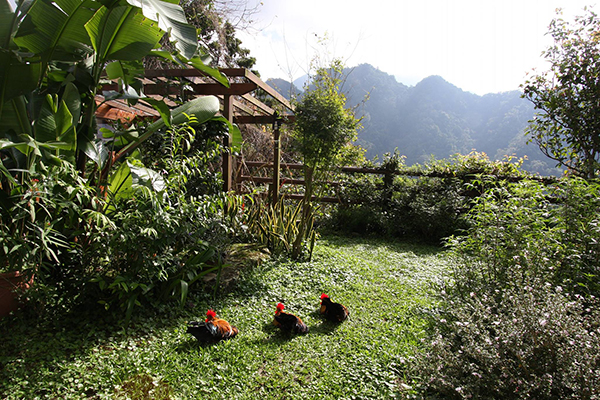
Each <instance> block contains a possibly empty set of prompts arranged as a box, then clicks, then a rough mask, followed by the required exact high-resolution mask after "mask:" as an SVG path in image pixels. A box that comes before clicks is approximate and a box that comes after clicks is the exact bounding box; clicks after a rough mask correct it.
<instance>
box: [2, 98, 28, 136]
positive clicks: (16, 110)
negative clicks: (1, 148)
mask: <svg viewBox="0 0 600 400" xmlns="http://www.w3.org/2000/svg"><path fill="white" fill-rule="evenodd" d="M8 132H12V133H13V134H16V135H19V134H21V133H26V134H28V135H31V134H32V131H31V123H30V121H29V115H27V105H26V101H25V96H17V97H13V98H12V99H11V100H9V101H7V102H6V103H4V104H3V112H2V116H1V117H0V137H6V135H7V133H8Z"/></svg>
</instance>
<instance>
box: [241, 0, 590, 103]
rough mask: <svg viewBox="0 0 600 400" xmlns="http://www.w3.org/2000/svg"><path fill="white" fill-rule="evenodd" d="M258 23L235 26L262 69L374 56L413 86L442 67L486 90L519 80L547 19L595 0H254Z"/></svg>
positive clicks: (539, 66)
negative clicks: (558, 12)
mask: <svg viewBox="0 0 600 400" xmlns="http://www.w3.org/2000/svg"><path fill="white" fill-rule="evenodd" d="M252 1H259V2H260V4H258V12H257V13H256V14H254V15H252V17H251V19H252V20H253V23H252V25H251V26H252V28H250V29H246V30H245V31H240V32H238V35H237V36H238V38H239V39H240V40H242V47H245V48H248V49H249V50H250V52H251V55H252V56H254V57H256V59H257V63H256V65H255V68H256V69H257V70H258V71H259V72H260V74H261V77H262V78H263V79H264V80H266V79H268V78H284V79H286V80H295V79H298V78H300V77H302V76H303V75H305V74H306V73H307V72H308V71H309V67H310V65H311V60H314V59H316V60H319V61H318V63H319V64H320V65H322V66H324V65H327V63H328V62H329V61H330V60H332V59H334V58H336V59H341V60H342V61H343V62H344V65H345V66H347V67H353V66H356V65H359V64H363V63H368V64H371V65H372V66H374V67H376V68H378V69H379V70H381V71H383V72H385V73H387V74H390V75H393V76H395V77H396V80H398V82H401V83H404V84H405V85H408V86H414V85H415V84H416V83H418V82H419V81H420V80H422V79H423V78H426V77H428V76H431V75H440V76H441V77H443V78H444V79H445V80H446V81H448V82H450V83H452V84H453V85H455V86H457V87H459V88H461V89H463V90H465V91H468V92H472V93H475V94H479V95H484V94H487V93H497V92H504V91H510V90H518V89H519V85H520V84H522V83H524V82H525V80H526V79H527V76H526V74H527V73H528V72H531V71H532V70H534V69H536V70H537V71H538V72H541V71H545V70H547V69H548V68H547V65H546V62H545V61H544V59H543V58H542V56H541V54H542V52H543V51H544V49H546V48H547V47H548V46H550V45H551V44H552V40H551V38H550V37H549V36H548V35H547V32H548V25H549V24H550V22H551V21H552V19H554V18H556V17H557V13H556V10H557V8H561V9H562V15H561V18H563V19H565V20H567V21H573V18H574V16H575V15H582V14H584V7H585V6H588V8H590V9H591V10H593V11H595V12H599V10H600V7H599V6H596V5H595V4H596V3H595V2H596V1H598V0H587V1H585V0H493V1H492V0H387V1H385V0H262V1H260V0H249V2H250V3H251V2H252Z"/></svg>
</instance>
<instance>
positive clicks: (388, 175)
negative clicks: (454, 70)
mask: <svg viewBox="0 0 600 400" xmlns="http://www.w3.org/2000/svg"><path fill="white" fill-rule="evenodd" d="M242 165H243V166H245V168H239V169H238V174H237V178H236V182H237V185H236V186H237V187H238V190H239V188H240V187H241V186H242V183H243V182H253V183H256V184H269V185H270V189H269V192H270V196H271V199H272V200H273V202H274V203H275V202H277V200H278V198H279V191H280V186H281V185H283V184H286V185H304V184H305V182H304V179H295V178H284V179H282V178H281V170H283V171H286V170H302V169H303V168H304V165H303V164H299V163H280V164H279V168H278V169H277V170H275V169H274V164H273V163H270V162H263V161H243V162H242ZM242 169H244V170H246V172H250V170H251V169H268V170H272V172H271V174H270V176H255V175H253V174H247V173H246V174H244V173H243V172H242ZM341 172H342V173H347V174H357V173H360V174H374V175H383V176H384V185H386V186H389V185H391V184H392V182H393V178H394V177H395V176H408V177H413V178H418V177H429V178H440V179H450V178H454V179H460V180H462V181H463V182H471V181H473V180H476V179H478V178H479V176H480V175H481V174H484V173H485V171H483V170H482V171H469V172H468V173H464V174H455V173H452V172H439V171H431V172H423V171H414V170H412V171H399V170H389V169H385V168H364V167H342V169H341ZM493 177H494V179H496V180H498V181H506V182H518V181H522V180H525V179H528V180H536V181H539V182H542V183H544V184H552V183H555V182H556V181H557V180H558V178H555V177H535V176H528V177H519V176H502V175H493ZM327 184H329V185H333V186H336V185H339V182H327ZM467 195H469V196H471V197H474V196H476V195H478V194H477V193H475V192H473V193H470V194H467ZM285 197H286V198H290V199H295V200H300V199H302V198H303V197H304V196H303V195H302V194H286V195H285ZM313 200H314V201H319V202H323V203H342V202H344V200H343V199H342V198H341V197H339V196H338V197H331V196H326V197H313Z"/></svg>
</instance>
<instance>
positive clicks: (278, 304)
mask: <svg viewBox="0 0 600 400" xmlns="http://www.w3.org/2000/svg"><path fill="white" fill-rule="evenodd" d="M284 308H285V306H284V305H283V303H277V311H283V309H284Z"/></svg>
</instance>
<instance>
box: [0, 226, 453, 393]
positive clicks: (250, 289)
mask: <svg viewBox="0 0 600 400" xmlns="http://www.w3.org/2000/svg"><path fill="white" fill-rule="evenodd" d="M446 262H447V261H446V259H445V257H444V254H443V252H442V251H441V250H440V249H439V248H436V247H430V246H424V245H416V244H408V243H401V242H389V241H383V240H378V239H369V238H352V239H349V238H339V237H325V238H323V239H321V240H320V241H319V242H318V245H317V246H316V248H315V255H314V258H313V261H312V262H305V263H294V262H290V261H287V260H284V261H276V260H270V261H267V262H264V263H262V264H261V265H260V266H258V267H254V268H246V269H244V271H243V272H242V274H241V276H240V279H239V280H238V282H237V284H236V285H235V286H233V287H232V288H231V289H230V290H227V291H222V292H221V293H219V294H218V295H217V297H216V299H213V297H212V295H208V294H194V295H192V296H191V297H190V304H188V306H187V307H185V308H183V309H180V308H178V307H177V306H175V305H165V306H163V308H162V309H160V310H159V311H158V313H153V314H152V316H151V317H145V318H139V319H137V320H136V321H135V322H134V323H133V324H132V326H131V327H130V328H129V329H128V331H127V332H124V331H123V330H122V329H119V328H118V327H114V329H111V328H110V327H107V326H106V325H105V324H103V323H102V322H101V319H94V316H87V315H86V316H83V315H82V316H78V317H77V318H75V319H73V320H71V319H70V318H65V319H64V320H61V321H51V322H42V323H39V324H36V323H35V322H31V321H29V322H26V323H25V322H23V321H19V320H14V319H13V320H9V319H6V320H5V321H2V322H1V323H0V335H1V336H2V340H1V341H0V398H3V399H34V398H61V399H62V398H73V399H75V398H77V399H79V398H93V399H95V398H133V399H136V398H139V399H142V398H150V399H169V398H171V399H193V398H197V399H257V398H266V399H352V398H356V399H392V398H404V397H406V394H407V391H406V385H407V384H410V377H406V376H404V375H403V369H404V367H403V364H404V362H405V360H406V358H407V357H409V356H410V355H411V354H412V353H413V352H414V351H415V350H416V349H417V348H418V346H419V338H420V337H421V336H422V335H423V326H424V320H423V319H422V318H421V315H422V310H423V308H424V307H427V306H429V305H430V304H431V301H432V300H431V297H430V296H429V295H428V294H429V293H431V290H432V288H431V285H430V284H431V282H432V281H433V280H437V279H439V278H440V276H441V275H442V273H443V271H444V269H445V266H446ZM322 292H325V293H327V294H329V295H330V296H331V298H332V300H333V301H338V302H341V303H343V304H345V305H346V306H347V307H348V309H349V310H350V319H349V320H347V321H346V322H344V323H342V324H341V325H335V324H333V323H330V322H324V321H323V320H322V319H321V318H320V317H319V315H318V312H317V310H318V307H319V296H320V295H321V293H322ZM280 301H281V302H283V303H284V304H285V306H286V311H289V312H292V313H295V314H297V315H299V316H300V317H301V318H302V319H303V320H304V322H305V323H306V324H307V325H308V326H309V328H310V332H309V333H308V334H307V335H304V336H293V335H287V334H283V333H281V332H279V331H278V330H277V328H276V327H274V326H273V325H272V324H271V322H272V319H273V314H274V312H275V305H276V304H277V302H280ZM209 307H210V308H214V309H215V310H216V312H217V316H219V317H221V318H225V319H227V320H228V321H229V322H230V323H232V325H235V326H237V327H238V328H239V330H240V333H239V335H238V336H237V337H236V338H234V339H233V340H230V341H226V342H221V343H217V344H215V345H200V344H198V343H197V342H196V341H195V339H194V338H193V337H192V336H191V335H189V334H186V332H185V330H186V321H189V320H199V319H204V316H205V313H206V310H207V309H208V308H209ZM94 321H95V322H94Z"/></svg>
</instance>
